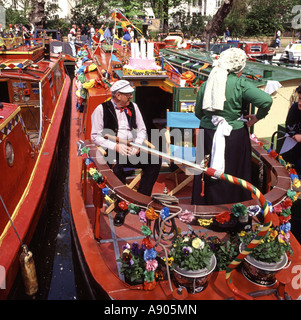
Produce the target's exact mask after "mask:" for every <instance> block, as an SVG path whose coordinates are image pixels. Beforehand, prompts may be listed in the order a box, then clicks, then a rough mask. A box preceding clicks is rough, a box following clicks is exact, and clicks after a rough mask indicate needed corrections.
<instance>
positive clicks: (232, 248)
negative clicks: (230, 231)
mask: <svg viewBox="0 0 301 320" xmlns="http://www.w3.org/2000/svg"><path fill="white" fill-rule="evenodd" d="M239 244H240V242H239V239H238V238H237V237H233V236H232V237H230V239H228V240H221V239H219V238H218V237H211V238H210V247H211V249H212V251H213V252H214V254H215V256H216V259H217V264H216V270H217V271H221V270H226V268H227V267H228V266H229V264H230V263H231V262H232V261H233V260H234V259H235V258H236V257H237V256H238V254H239Z"/></svg>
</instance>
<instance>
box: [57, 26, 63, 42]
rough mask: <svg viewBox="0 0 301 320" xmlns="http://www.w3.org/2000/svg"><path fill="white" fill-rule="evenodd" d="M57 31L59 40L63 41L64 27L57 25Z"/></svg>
mask: <svg viewBox="0 0 301 320" xmlns="http://www.w3.org/2000/svg"><path fill="white" fill-rule="evenodd" d="M57 33H58V36H59V41H63V31H62V28H61V27H60V26H58V27H57Z"/></svg>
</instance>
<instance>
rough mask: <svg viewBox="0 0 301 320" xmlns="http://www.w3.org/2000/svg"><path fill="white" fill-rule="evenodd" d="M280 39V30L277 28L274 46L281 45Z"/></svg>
mask: <svg viewBox="0 0 301 320" xmlns="http://www.w3.org/2000/svg"><path fill="white" fill-rule="evenodd" d="M280 39H281V31H280V30H278V31H277V32H276V40H275V48H280V46H281V40H280Z"/></svg>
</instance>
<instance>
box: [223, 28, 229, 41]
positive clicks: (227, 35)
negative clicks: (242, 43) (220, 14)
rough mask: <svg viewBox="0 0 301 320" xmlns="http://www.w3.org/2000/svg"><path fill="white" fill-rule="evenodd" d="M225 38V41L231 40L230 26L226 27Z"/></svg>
mask: <svg viewBox="0 0 301 320" xmlns="http://www.w3.org/2000/svg"><path fill="white" fill-rule="evenodd" d="M224 40H225V41H227V40H230V30H229V28H228V27H227V28H226V31H225V34H224Z"/></svg>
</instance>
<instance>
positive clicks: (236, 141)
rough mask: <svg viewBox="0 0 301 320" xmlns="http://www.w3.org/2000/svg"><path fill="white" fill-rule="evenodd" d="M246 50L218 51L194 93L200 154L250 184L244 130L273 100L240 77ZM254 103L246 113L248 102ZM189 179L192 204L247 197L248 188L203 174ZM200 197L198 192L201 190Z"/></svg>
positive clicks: (262, 115) (248, 157)
mask: <svg viewBox="0 0 301 320" xmlns="http://www.w3.org/2000/svg"><path fill="white" fill-rule="evenodd" d="M246 59H247V57H246V54H245V52H244V51H243V50H241V49H238V48H230V49H228V50H225V51H223V52H222V53H221V55H220V57H219V59H218V60H216V61H215V62H214V64H213V69H212V71H211V72H210V75H209V77H208V80H207V81H205V82H204V83H203V84H202V85H201V87H200V89H199V92H198V95H197V99H196V106H195V115H196V116H197V117H198V118H199V119H200V120H201V121H200V129H203V134H204V146H202V147H203V150H202V151H203V154H204V155H207V154H210V163H209V166H210V167H212V168H214V169H216V170H218V171H220V172H225V173H227V174H230V175H233V176H236V177H238V178H241V179H244V180H246V181H249V182H251V142H250V136H249V131H248V128H249V127H251V126H253V125H254V124H255V123H256V122H257V121H259V120H261V119H263V118H264V117H265V116H266V115H267V114H268V112H269V110H270V107H271V105H272V98H271V97H270V96H269V95H268V94H267V93H265V92H264V91H262V90H260V89H258V88H257V87H255V86H254V85H253V84H252V83H251V82H250V81H249V80H248V79H246V78H244V77H242V73H243V69H244V67H245V65H246ZM250 103H251V104H252V105H253V106H255V107H257V108H258V110H257V113H256V114H248V111H246V108H247V107H248V105H249V104H250ZM204 181H205V184H204V190H202V175H196V176H195V177H194V184H193V194H192V204H208V205H209V204H211V205H216V204H223V203H235V202H240V201H245V200H249V199H251V194H250V192H249V191H247V190H244V189H242V188H240V187H239V186H236V185H234V184H229V183H228V182H226V181H222V180H217V179H213V178H210V177H208V176H206V175H205V176H204ZM202 191H204V196H203V195H201V194H203V192H202Z"/></svg>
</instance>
